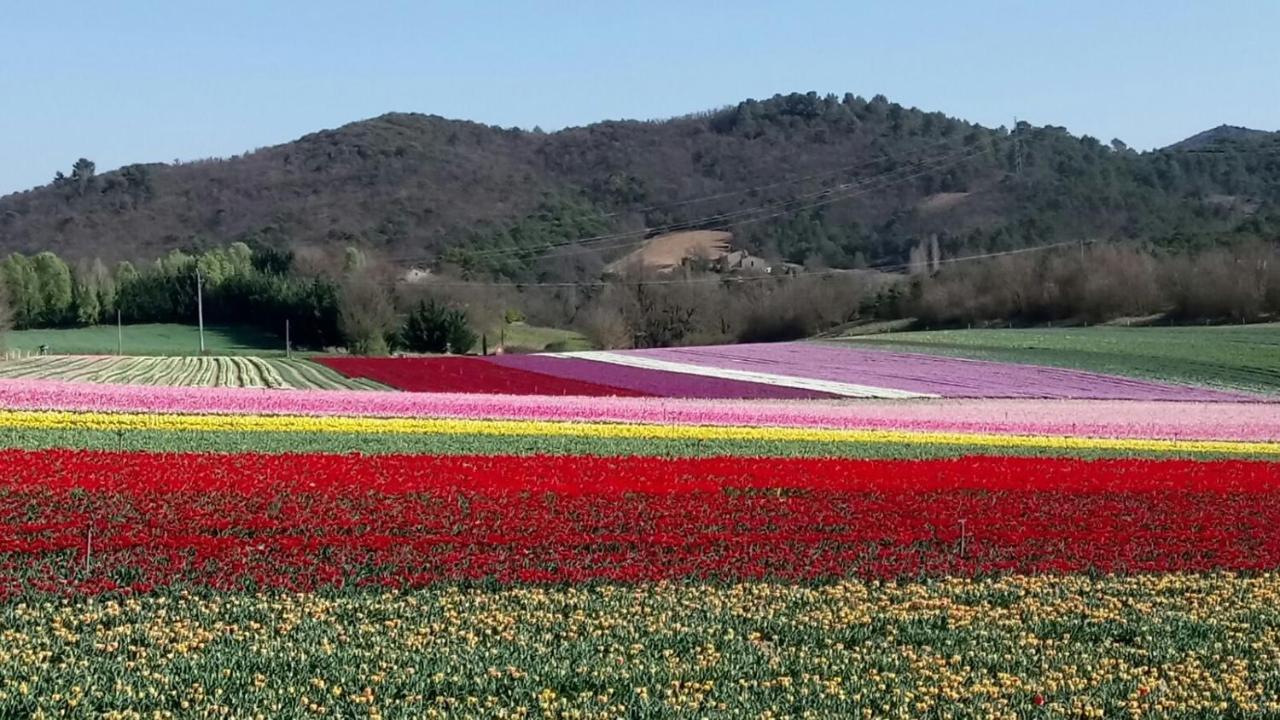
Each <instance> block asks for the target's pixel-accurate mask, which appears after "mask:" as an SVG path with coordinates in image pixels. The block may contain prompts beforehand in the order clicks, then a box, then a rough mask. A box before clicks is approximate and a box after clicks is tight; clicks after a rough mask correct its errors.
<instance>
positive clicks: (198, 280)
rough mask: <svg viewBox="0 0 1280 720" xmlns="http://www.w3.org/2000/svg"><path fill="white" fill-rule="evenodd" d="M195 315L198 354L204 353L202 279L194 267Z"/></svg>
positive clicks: (197, 269)
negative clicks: (198, 339)
mask: <svg viewBox="0 0 1280 720" xmlns="http://www.w3.org/2000/svg"><path fill="white" fill-rule="evenodd" d="M196 316H197V318H198V319H199V322H200V354H201V355H204V281H203V280H202V279H201V277H200V268H198V267H197V268H196Z"/></svg>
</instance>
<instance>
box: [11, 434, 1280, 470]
mask: <svg viewBox="0 0 1280 720" xmlns="http://www.w3.org/2000/svg"><path fill="white" fill-rule="evenodd" d="M0 447H4V448H24V449H48V448H79V449H90V450H137V451H151V452H174V451H181V452H265V453H283V452H317V453H366V454H386V453H406V454H426V455H442V454H477V455H502V454H514V455H528V454H537V453H545V454H553V455H606V456H617V455H642V456H654V457H695V456H715V455H732V456H751V457H812V458H821V457H831V458H869V459H881V458H883V459H893V458H901V459H915V458H919V459H925V458H947V457H963V456H966V455H994V456H1020V457H1077V458H1133V457H1139V458H1144V457H1145V458H1156V459H1159V458H1163V459H1172V458H1186V459H1206V460H1210V459H1211V460H1222V459H1225V458H1224V456H1223V455H1222V454H1220V453H1213V454H1204V453H1186V452H1177V453H1170V452H1134V451H1106V450H1088V451H1083V450H1082V451H1063V450H1053V449H1026V448H1022V449H1017V448H999V447H990V446H966V445H919V444H900V443H822V442H803V441H765V442H759V441H739V440H652V439H641V438H626V439H618V438H609V439H601V438H581V437H570V436H555V437H552V436H494V435H408V434H406V435H392V434H381V433H379V434H362V433H272V432H178V431H128V432H117V431H111V430H47V429H37V430H29V429H22V430H17V429H6V430H4V431H3V432H2V433H0ZM1233 457H1239V458H1244V459H1259V460H1270V461H1273V462H1274V461H1275V458H1274V457H1263V456H1250V455H1239V456H1233Z"/></svg>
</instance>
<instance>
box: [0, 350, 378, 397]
mask: <svg viewBox="0 0 1280 720" xmlns="http://www.w3.org/2000/svg"><path fill="white" fill-rule="evenodd" d="M0 378H15V379H27V380H69V381H78V382H96V383H119V384H129V385H181V386H202V387H257V388H297V389H311V390H386V389H387V388H385V387H384V386H382V385H380V384H378V383H376V382H373V381H372V380H366V379H364V378H347V377H343V376H342V375H340V374H338V373H337V372H334V371H333V370H330V369H329V368H327V367H324V366H322V365H319V364H318V363H313V362H311V361H309V360H304V359H300V358H292V359H286V358H283V357H276V358H259V357H242V356H227V357H145V356H143V357H102V356H80V355H54V356H47V357H31V358H24V359H21V360H5V361H0Z"/></svg>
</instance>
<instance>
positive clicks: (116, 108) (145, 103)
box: [0, 0, 1280, 194]
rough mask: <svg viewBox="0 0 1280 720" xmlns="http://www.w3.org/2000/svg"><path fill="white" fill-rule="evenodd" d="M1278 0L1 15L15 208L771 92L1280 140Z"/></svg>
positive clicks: (417, 6)
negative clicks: (425, 134) (380, 122)
mask: <svg viewBox="0 0 1280 720" xmlns="http://www.w3.org/2000/svg"><path fill="white" fill-rule="evenodd" d="M1276 28H1280V1H1277V0H1222V1H1221V2H1209V1H1205V2H1182V1H1180V0H1147V1H1142V2H1137V1H1129V0H1112V1H1110V2H1095V1H1092V0H1080V1H1077V2H1048V1H1047V0H1046V1H1043V2H1042V1H1035V0H1026V1H1024V2H1012V1H999V0H970V1H969V2H928V1H926V0H917V1H916V2H887V1H886V2H857V1H855V0H847V1H845V2H805V1H804V0H790V1H788V2H770V3H766V2H752V1H751V0H739V2H734V3H728V2H715V3H713V2H699V1H698V0H684V1H683V2H668V1H666V0H647V1H646V2H634V3H622V2H617V1H616V0H599V1H598V2H587V1H583V2H542V3H533V2H519V1H518V0H509V1H506V2H485V1H483V0H472V1H471V2H450V3H438V2H427V1H425V0H420V1H417V2H390V1H387V2H379V1H377V0H369V1H368V2H364V3H357V2H354V1H352V2H331V1H329V0H307V1H305V2H301V1H299V2H292V1H289V2H284V1H280V2H273V1H271V0H258V1H256V2H250V1H243V2H239V1H236V0H225V1H224V2H216V3H214V2H186V1H184V0H168V1H162V0H155V1H147V2H144V1H143V0H114V1H109V2H102V1H101V0H96V1H95V2H91V3H90V2H80V1H79V0H62V1H61V2H57V3H44V2H34V1H32V2H11V3H5V7H4V8H3V13H2V16H0V194H3V193H7V192H11V191H15V190H21V189H26V188H28V187H31V186H34V185H38V184H42V183H45V182H48V181H49V180H50V179H51V178H52V177H53V174H54V172H55V171H57V170H64V171H66V170H68V169H69V168H70V166H71V164H72V162H74V161H75V159H76V158H78V157H81V156H84V157H88V158H90V159H92V160H94V161H96V162H97V164H98V167H99V169H101V170H106V169H110V168H115V167H118V166H120V165H122V164H126V163H129V162H135V161H144V162H152V161H171V160H174V159H176V158H180V159H183V160H190V159H196V158H201V157H209V156H225V155H230V154H236V153H239V152H243V151H245V150H249V149H252V148H255V147H260V146H264V145H271V144H274V143H279V142H284V141H287V140H290V139H293V138H295V137H297V136H299V135H302V134H305V133H307V132H311V131H313V130H318V129H321V128H327V127H334V126H337V125H341V124H343V123H346V122H350V121H353V120H357V119H360V118H366V117H371V116H374V115H379V114H381V113H384V112H388V111H393V110H395V111H415V112H425V113H435V114H439V115H444V116H447V117H454V118H466V119H473V120H478V121H481V122H486V123H491V124H496V125H502V126H513V125H515V126H520V127H526V128H531V127H533V126H535V125H539V126H541V127H542V128H544V129H546V130H553V129H557V128H561V127H564V126H567V125H581V124H585V123H589V122H592V121H594V120H599V119H604V118H623V117H626V118H656V117H667V116H671V115H677V114H681V113H685V112H690V111H695V110H702V109H707V108H711V107H716V106H720V105H725V104H729V103H734V102H737V101H739V100H742V99H744V98H747V97H757V98H758V97H765V96H769V95H772V94H773V93H776V92H790V91H807V90H817V91H819V92H836V93H843V92H845V91H849V92H854V93H856V94H860V95H863V96H865V97H871V96H872V95H874V94H876V93H883V94H885V95H887V96H888V97H889V98H890V99H891V100H895V101H898V102H901V103H903V104H904V105H915V106H918V107H921V108H923V109H927V110H941V111H943V112H946V113H947V114H949V115H955V116H959V117H963V118H966V119H970V120H974V121H977V122H981V123H983V124H986V125H1001V124H1006V125H1007V124H1011V123H1012V120H1013V118H1014V117H1015V116H1017V117H1018V118H1020V119H1025V120H1029V121H1030V122H1032V123H1035V124H1046V123H1049V124H1054V125H1065V126H1066V127H1067V128H1069V129H1070V130H1071V131H1072V132H1075V133H1086V134H1090V135H1093V136H1095V137H1098V138H1099V139H1101V140H1103V141H1107V140H1110V139H1111V138H1113V137H1119V138H1121V139H1123V140H1125V141H1126V142H1128V143H1129V144H1130V145H1133V146H1135V147H1138V148H1150V147H1153V146H1161V145H1164V144H1167V143H1170V142H1173V141H1176V140H1178V139H1181V138H1182V137H1185V136H1187V135H1190V134H1192V133H1195V132H1198V131H1200V130H1203V129H1206V128H1209V127H1212V126H1214V125H1218V124H1221V123H1229V124H1234V125H1246V126H1251V127H1259V128H1262V129H1268V130H1275V129H1280V43H1277V42H1276V41H1275V38H1276V37H1277V30H1276Z"/></svg>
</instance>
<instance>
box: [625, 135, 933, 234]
mask: <svg viewBox="0 0 1280 720" xmlns="http://www.w3.org/2000/svg"><path fill="white" fill-rule="evenodd" d="M950 144H952V140H951V139H950V138H946V139H943V140H938V141H936V142H932V143H929V144H927V145H924V146H923V147H920V148H916V149H915V150H914V152H923V151H926V150H931V149H933V148H935V147H939V146H943V145H950ZM892 159H893V158H891V157H889V155H888V154H883V155H880V156H879V157H876V158H872V159H871V160H864V161H863V162H860V163H855V164H853V165H845V166H844V167H839V168H835V169H833V170H825V171H823V172H819V173H814V174H812V175H804V176H801V177H796V178H790V179H787V180H779V181H777V182H771V183H766V184H764V185H755V186H752V187H747V188H742V189H741V190H727V191H725V192H720V193H715V194H713V195H703V196H701V197H694V198H688V199H686V200H674V201H671V202H665V203H655V204H653V205H646V206H644V207H639V208H623V209H621V210H615V211H614V212H611V213H606V214H605V217H616V216H618V215H625V214H627V213H647V212H652V211H654V210H662V209H664V208H673V207H681V206H684V205H692V204H694V203H700V202H707V201H710V200H721V199H723V198H727V197H733V196H734V195H747V194H750V193H755V192H759V191H761V190H772V189H773V188H776V187H782V186H783V185H793V184H795V183H801V182H809V181H812V180H817V179H819V178H824V177H827V176H830V175H842V174H844V173H847V172H850V171H852V170H857V169H858V168H863V167H867V166H868V165H875V164H876V163H881V162H885V161H886V160H892Z"/></svg>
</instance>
